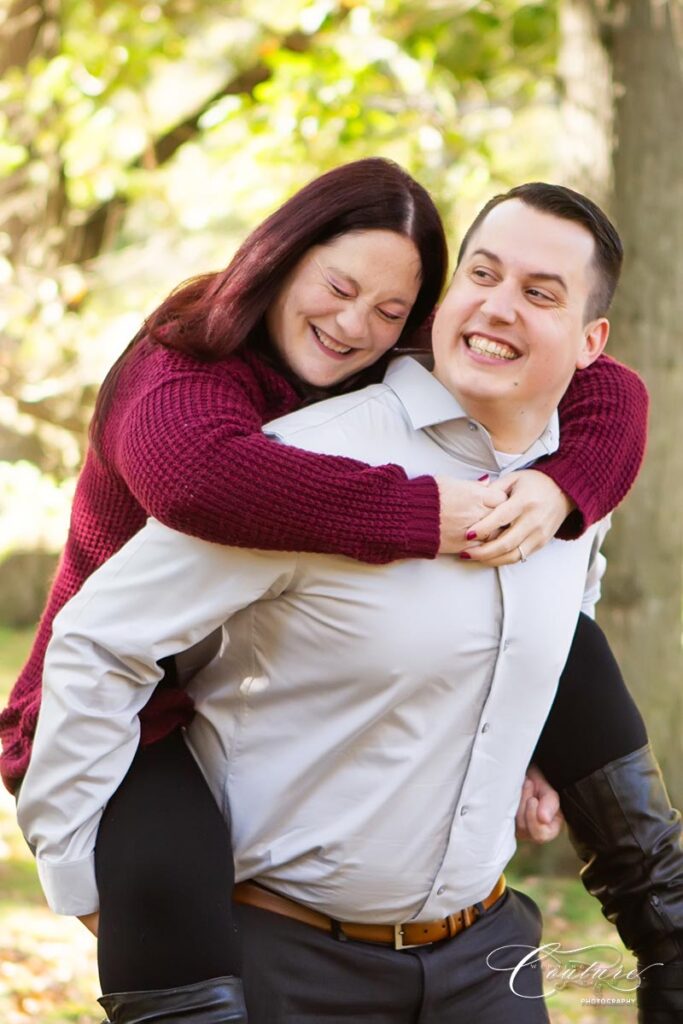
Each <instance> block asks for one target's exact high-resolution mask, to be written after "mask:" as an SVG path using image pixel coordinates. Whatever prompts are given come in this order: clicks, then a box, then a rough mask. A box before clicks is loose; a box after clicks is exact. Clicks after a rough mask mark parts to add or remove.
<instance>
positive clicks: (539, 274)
mask: <svg viewBox="0 0 683 1024" xmlns="http://www.w3.org/2000/svg"><path fill="white" fill-rule="evenodd" d="M472 255H473V256H485V257H486V259H487V260H491V262H492V263H497V264H498V265H499V266H500V265H501V263H502V262H503V261H502V260H501V258H500V256H496V254H495V252H491V250H490V249H475V250H474V252H473V253H472ZM527 277H532V278H533V279H534V280H535V281H555V282H556V283H557V284H559V285H560V287H561V288H563V289H564V290H565V291H568V288H567V282H566V281H565V279H564V278H563V277H562V276H561V275H560V274H550V273H548V272H547V271H544V270H532V271H530V272H529V273H528V274H527Z"/></svg>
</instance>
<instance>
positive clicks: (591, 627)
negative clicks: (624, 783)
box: [533, 613, 647, 791]
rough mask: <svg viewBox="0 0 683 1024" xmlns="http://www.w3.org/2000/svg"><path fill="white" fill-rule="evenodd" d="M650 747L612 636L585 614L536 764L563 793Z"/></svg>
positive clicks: (562, 678) (536, 751) (537, 752)
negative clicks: (612, 644) (606, 766)
mask: <svg viewBox="0 0 683 1024" xmlns="http://www.w3.org/2000/svg"><path fill="white" fill-rule="evenodd" d="M646 743H647V730H646V728H645V723H644V722H643V718H642V715H641V714H640V711H639V710H638V707H637V705H636V702H635V701H634V699H633V697H632V696H631V694H630V693H629V691H628V689H627V686H626V683H625V682H624V677H623V676H622V674H621V670H620V669H619V666H618V664H617V662H616V659H615V657H614V655H613V654H612V650H611V648H610V646H609V644H608V642H607V637H606V636H605V634H604V633H603V631H602V630H601V629H600V627H599V626H598V624H597V623H596V622H594V621H593V619H590V618H589V617H588V616H587V615H584V614H583V613H581V615H580V616H579V621H578V623H577V626H576V633H575V634H574V640H573V642H572V646H571V650H570V651H569V657H568V658H567V663H566V665H565V667H564V671H563V673H562V675H561V677H560V683H559V686H558V688H557V694H556V695H555V700H554V702H553V706H552V708H551V709H550V714H549V715H548V718H547V720H546V723H545V726H544V727H543V732H542V733H541V736H540V739H539V741H538V743H537V745H536V750H535V752H534V757H533V760H534V761H535V763H536V764H537V765H538V767H539V768H540V769H541V771H542V772H543V774H544V775H545V777H546V778H547V779H548V782H550V784H551V785H552V786H554V787H555V789H557V790H558V791H559V790H562V789H564V788H565V787H566V786H569V785H570V784H571V783H573V782H578V780H579V779H584V778H585V777H586V776H587V775H590V774H591V773H592V772H594V771H596V770H597V769H598V768H602V767H603V766H604V765H606V764H608V763H609V762H610V761H616V760H617V759H618V758H620V757H624V756H625V755H626V754H630V753H632V752H633V751H634V750H639V749H640V748H641V747H644V746H645V744H646Z"/></svg>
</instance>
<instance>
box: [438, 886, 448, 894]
mask: <svg viewBox="0 0 683 1024" xmlns="http://www.w3.org/2000/svg"><path fill="white" fill-rule="evenodd" d="M445 891H446V886H445V885H440V886H439V888H438V889H437V890H436V895H437V896H443V894H444V893H445Z"/></svg>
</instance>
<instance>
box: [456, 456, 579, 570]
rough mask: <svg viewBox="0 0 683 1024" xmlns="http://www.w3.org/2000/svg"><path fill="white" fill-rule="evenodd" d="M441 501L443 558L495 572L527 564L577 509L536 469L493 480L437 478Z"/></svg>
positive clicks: (486, 478)
mask: <svg viewBox="0 0 683 1024" xmlns="http://www.w3.org/2000/svg"><path fill="white" fill-rule="evenodd" d="M437 485H438V488H439V499H440V502H441V544H440V546H439V554H440V555H448V554H457V555H459V556H460V558H462V559H465V560H471V561H474V562H479V563H480V564H482V565H486V566H489V567H497V566H502V565H513V564H514V563H515V562H521V561H526V559H527V558H528V557H529V556H530V555H532V554H533V553H534V552H535V551H538V550H539V548H542V547H543V546H544V545H545V544H547V543H548V541H549V540H550V539H551V538H552V537H554V536H555V534H556V533H557V531H558V530H559V528H560V526H561V525H562V523H563V522H564V520H565V519H566V518H567V516H568V515H569V514H570V513H571V512H572V510H573V509H574V504H573V502H572V500H571V498H569V497H568V496H567V495H566V494H565V493H564V491H562V490H560V488H559V487H558V486H557V484H556V483H555V482H554V481H553V480H551V479H550V477H548V476H546V475H545V474H544V473H540V472H538V471H536V470H533V469H526V470H521V471H519V472H516V473H510V474H508V475H507V476H503V477H501V478H500V479H499V480H493V479H491V478H490V477H487V476H484V477H482V478H481V479H480V480H477V481H465V480H452V479H450V478H449V477H437Z"/></svg>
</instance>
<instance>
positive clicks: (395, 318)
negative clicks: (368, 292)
mask: <svg viewBox="0 0 683 1024" xmlns="http://www.w3.org/2000/svg"><path fill="white" fill-rule="evenodd" d="M378 312H379V313H380V315H381V316H383V317H384V319H385V320H388V321H389V323H391V324H395V323H398V322H399V320H405V317H404V316H401V314H400V313H387V312H386V311H385V310H383V309H380V310H378Z"/></svg>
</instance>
